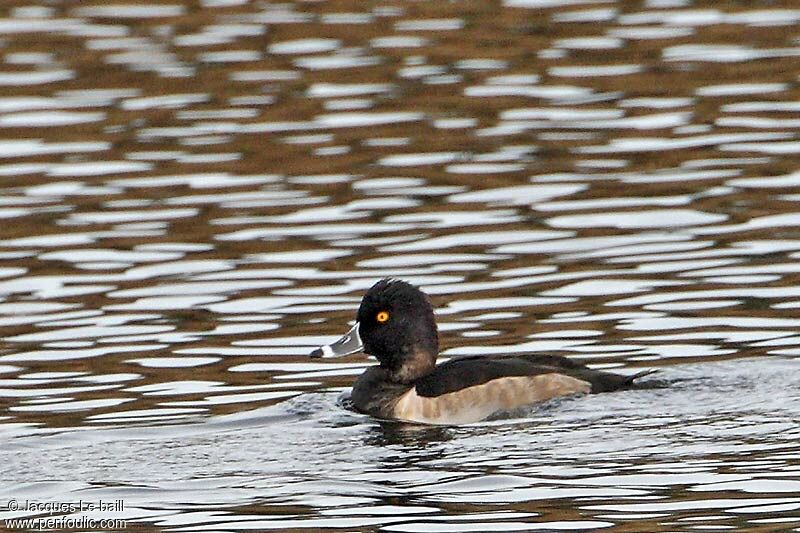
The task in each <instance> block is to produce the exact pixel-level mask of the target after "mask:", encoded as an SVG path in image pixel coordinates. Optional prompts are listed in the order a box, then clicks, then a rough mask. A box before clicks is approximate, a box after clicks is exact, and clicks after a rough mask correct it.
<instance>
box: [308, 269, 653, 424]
mask: <svg viewBox="0 0 800 533" xmlns="http://www.w3.org/2000/svg"><path fill="white" fill-rule="evenodd" d="M362 348H363V350H364V352H365V353H367V354H369V355H373V356H375V358H377V359H378V361H379V363H380V365H378V366H373V367H370V368H368V369H367V370H366V372H364V373H363V374H362V375H361V377H359V378H358V380H357V381H356V383H355V385H354V386H353V392H352V395H351V398H352V402H353V405H354V407H355V408H356V409H357V410H358V411H360V412H362V413H366V414H370V415H373V416H376V417H379V418H390V419H398V420H405V421H409V422H420V423H425V424H469V423H472V422H478V421H480V420H484V419H486V418H488V417H490V416H492V415H494V414H497V413H502V412H505V411H511V410H514V409H517V408H520V407H525V406H528V405H532V404H535V403H538V402H543V401H545V400H548V399H550V398H555V397H556V396H564V395H569V394H579V393H588V392H608V391H614V390H618V389H624V388H626V387H628V386H630V385H632V384H633V381H634V380H635V379H636V378H638V377H640V376H642V375H645V374H648V373H649V372H648V371H645V372H640V373H639V374H634V375H632V376H622V375H619V374H613V373H610V372H602V371H599V370H592V369H590V368H587V367H586V366H584V365H582V364H580V363H577V362H575V361H572V360H570V359H567V358H566V357H561V356H557V355H512V356H470V357H461V358H457V359H451V360H449V361H447V362H445V363H442V364H441V365H438V366H437V365H436V356H437V354H438V353H439V338H438V333H437V328H436V320H435V318H434V316H433V307H432V306H431V304H430V301H429V300H428V297H427V296H426V295H425V294H424V293H423V292H422V291H420V290H419V289H418V288H416V287H414V286H413V285H411V284H409V283H406V282H405V281H400V280H395V279H383V280H381V281H379V282H378V283H376V284H375V285H373V286H372V288H370V289H369V290H368V291H367V293H366V294H365V295H364V298H363V299H362V300H361V306H360V307H359V309H358V314H357V315H356V324H355V326H353V328H352V329H351V330H350V331H349V332H348V333H347V334H346V335H345V336H343V337H342V338H341V339H339V340H337V341H336V342H334V343H333V344H329V345H326V346H321V347H320V348H318V349H316V350H314V351H313V352H311V356H312V357H340V356H343V355H347V354H351V353H354V352H357V351H360V350H361V349H362Z"/></svg>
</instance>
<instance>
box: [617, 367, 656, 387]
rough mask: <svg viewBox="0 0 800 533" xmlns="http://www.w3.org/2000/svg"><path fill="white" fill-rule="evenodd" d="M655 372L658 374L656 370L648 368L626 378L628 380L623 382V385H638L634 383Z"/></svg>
mask: <svg viewBox="0 0 800 533" xmlns="http://www.w3.org/2000/svg"><path fill="white" fill-rule="evenodd" d="M656 372H658V369H657V368H650V369H647V370H642V371H641V372H637V373H635V374H633V375H630V376H628V378H627V379H626V380H625V385H627V386H635V385H638V383H634V382H635V381H636V380H637V379H639V378H643V377H645V376H649V375H651V374H655V373H656Z"/></svg>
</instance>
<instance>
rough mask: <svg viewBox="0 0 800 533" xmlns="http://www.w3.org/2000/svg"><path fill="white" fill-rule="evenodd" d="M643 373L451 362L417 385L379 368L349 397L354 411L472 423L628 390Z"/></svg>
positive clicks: (504, 361)
mask: <svg viewBox="0 0 800 533" xmlns="http://www.w3.org/2000/svg"><path fill="white" fill-rule="evenodd" d="M640 375H642V374H635V375H633V376H623V375H620V374H614V373H611V372H602V371H599V370H592V369H590V368H588V367H586V366H584V365H582V364H580V363H577V362H575V361H572V360H571V359H568V358H566V357H560V356H555V355H519V356H493V357H482V356H472V357H463V358H457V359H451V360H449V361H447V362H445V363H442V364H440V365H437V366H436V367H435V368H434V370H433V371H432V372H431V373H430V374H427V375H425V376H422V377H421V378H419V379H417V380H416V381H414V382H413V383H397V382H395V381H393V380H392V379H391V378H390V376H389V372H387V371H386V370H385V369H383V368H381V367H380V366H374V367H371V368H369V369H367V371H366V372H364V374H362V375H361V376H360V377H359V378H358V380H357V381H356V383H355V385H354V386H353V391H352V393H351V400H352V402H353V406H354V407H355V409H356V410H358V411H360V412H362V413H366V414H369V415H372V416H375V417H378V418H387V419H397V420H405V421H409V422H417V423H423V424H446V425H451V424H470V423H474V422H479V421H481V420H485V419H487V418H490V417H493V416H497V415H500V414H502V413H509V412H513V411H515V410H517V409H520V408H524V407H527V406H531V405H535V404H537V403H540V402H544V401H546V400H549V399H551V398H555V397H558V396H567V395H573V394H585V393H597V392H610V391H615V390H621V389H625V388H628V387H630V386H631V385H632V384H633V381H634V380H635V379H636V378H638V377H639V376H640Z"/></svg>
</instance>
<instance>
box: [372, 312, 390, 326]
mask: <svg viewBox="0 0 800 533" xmlns="http://www.w3.org/2000/svg"><path fill="white" fill-rule="evenodd" d="M375 320H377V321H378V322H380V323H381V324H383V323H384V322H388V321H389V313H387V312H386V311H381V312H380V313H378V314H377V315H375Z"/></svg>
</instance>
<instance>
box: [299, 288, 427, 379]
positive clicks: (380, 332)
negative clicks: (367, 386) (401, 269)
mask: <svg viewBox="0 0 800 533" xmlns="http://www.w3.org/2000/svg"><path fill="white" fill-rule="evenodd" d="M362 348H363V350H364V353H366V354H368V355H372V356H374V357H375V358H376V359H377V360H378V362H379V363H380V366H381V368H383V369H385V370H386V371H387V372H388V377H389V379H390V380H391V381H395V382H398V383H410V382H413V381H414V380H416V379H418V378H420V377H422V376H424V375H426V374H428V373H429V372H431V371H432V370H433V368H434V366H436V356H437V354H438V353H439V335H438V331H437V328H436V319H435V318H434V315H433V306H431V303H430V301H429V300H428V297H427V296H426V295H425V293H423V292H422V291H421V290H419V289H418V288H416V287H415V286H413V285H411V284H410V283H407V282H405V281H401V280H396V279H383V280H381V281H379V282H378V283H376V284H375V285H373V286H372V287H371V288H370V289H369V290H368V291H367V292H366V294H364V297H363V298H362V299H361V305H360V306H359V308H358V313H357V314H356V324H355V325H354V326H353V328H352V329H351V330H350V331H349V332H347V334H345V335H344V336H343V337H342V338H341V339H339V340H337V341H336V342H334V343H332V344H328V345H325V346H321V347H320V348H317V349H316V350H314V351H313V352H311V357H340V356H343V355H347V354H351V353H354V352H357V351H359V350H361V349H362Z"/></svg>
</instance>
